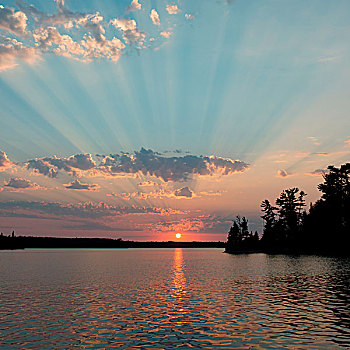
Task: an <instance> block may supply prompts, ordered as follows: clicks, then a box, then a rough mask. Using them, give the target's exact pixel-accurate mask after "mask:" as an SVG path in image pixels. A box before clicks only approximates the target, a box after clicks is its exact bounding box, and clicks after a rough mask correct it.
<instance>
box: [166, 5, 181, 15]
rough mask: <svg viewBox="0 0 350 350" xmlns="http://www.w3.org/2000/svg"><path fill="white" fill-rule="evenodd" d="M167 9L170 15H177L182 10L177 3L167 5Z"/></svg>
mask: <svg viewBox="0 0 350 350" xmlns="http://www.w3.org/2000/svg"><path fill="white" fill-rule="evenodd" d="M166 10H167V11H168V13H169V14H170V15H176V14H177V13H179V12H181V10H180V9H179V8H178V7H177V5H167V6H166Z"/></svg>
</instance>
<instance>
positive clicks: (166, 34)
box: [160, 31, 172, 39]
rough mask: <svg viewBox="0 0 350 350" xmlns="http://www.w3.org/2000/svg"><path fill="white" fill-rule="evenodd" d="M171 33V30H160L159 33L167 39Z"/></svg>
mask: <svg viewBox="0 0 350 350" xmlns="http://www.w3.org/2000/svg"><path fill="white" fill-rule="evenodd" d="M171 34H172V32H166V31H163V32H160V35H161V36H163V37H164V38H167V39H168V38H170V36H171Z"/></svg>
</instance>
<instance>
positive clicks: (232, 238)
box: [226, 216, 259, 252]
mask: <svg viewBox="0 0 350 350" xmlns="http://www.w3.org/2000/svg"><path fill="white" fill-rule="evenodd" d="M258 246H259V235H258V233H257V232H255V234H253V233H252V232H249V228H248V220H247V219H246V217H244V216H243V217H242V218H241V217H240V216H237V217H236V219H235V220H233V223H232V226H231V228H230V230H229V232H228V238H227V243H226V251H227V252H239V251H253V250H256V249H258Z"/></svg>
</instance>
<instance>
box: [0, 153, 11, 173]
mask: <svg viewBox="0 0 350 350" xmlns="http://www.w3.org/2000/svg"><path fill="white" fill-rule="evenodd" d="M12 164H13V163H12V162H11V161H10V160H9V159H8V157H7V154H6V153H5V152H3V151H0V171H4V170H6V169H8V168H10V167H11V166H12Z"/></svg>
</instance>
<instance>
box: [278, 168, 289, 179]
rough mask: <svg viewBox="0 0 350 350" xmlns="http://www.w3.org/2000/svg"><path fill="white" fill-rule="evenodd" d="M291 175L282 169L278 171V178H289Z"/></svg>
mask: <svg viewBox="0 0 350 350" xmlns="http://www.w3.org/2000/svg"><path fill="white" fill-rule="evenodd" d="M290 175H291V174H288V172H287V171H286V170H284V169H280V170H278V171H277V175H276V176H277V177H287V176H290Z"/></svg>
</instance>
